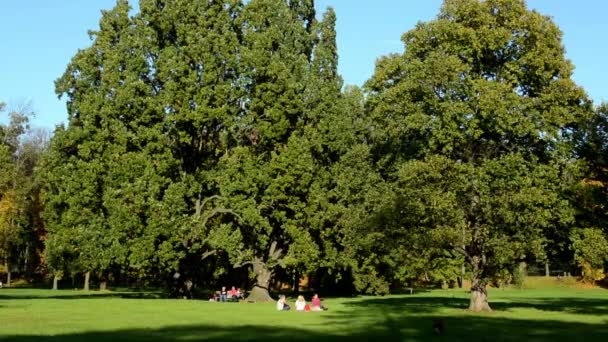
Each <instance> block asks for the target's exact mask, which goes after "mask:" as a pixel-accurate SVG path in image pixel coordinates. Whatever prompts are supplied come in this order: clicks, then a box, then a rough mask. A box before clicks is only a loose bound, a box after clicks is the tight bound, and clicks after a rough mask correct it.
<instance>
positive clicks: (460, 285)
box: [458, 262, 467, 289]
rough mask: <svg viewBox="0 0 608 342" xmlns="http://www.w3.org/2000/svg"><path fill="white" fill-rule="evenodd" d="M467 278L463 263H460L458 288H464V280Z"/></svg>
mask: <svg viewBox="0 0 608 342" xmlns="http://www.w3.org/2000/svg"><path fill="white" fill-rule="evenodd" d="M466 276H467V269H466V267H465V264H464V262H463V263H462V267H461V269H460V279H458V287H459V288H461V289H462V288H464V278H465V277H466Z"/></svg>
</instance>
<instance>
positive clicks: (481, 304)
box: [469, 285, 492, 312]
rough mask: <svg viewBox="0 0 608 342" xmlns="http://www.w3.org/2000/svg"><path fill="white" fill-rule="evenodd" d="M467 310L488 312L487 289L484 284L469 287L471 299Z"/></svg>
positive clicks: (489, 309)
mask: <svg viewBox="0 0 608 342" xmlns="http://www.w3.org/2000/svg"><path fill="white" fill-rule="evenodd" d="M469 310H471V311H475V312H481V311H485V312H490V311H492V309H491V308H490V304H488V291H487V290H486V287H485V285H483V286H477V287H475V286H473V287H471V301H470V303H469Z"/></svg>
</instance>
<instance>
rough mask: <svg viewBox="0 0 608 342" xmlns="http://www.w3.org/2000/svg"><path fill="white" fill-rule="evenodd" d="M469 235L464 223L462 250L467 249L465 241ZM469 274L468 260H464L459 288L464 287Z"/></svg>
mask: <svg viewBox="0 0 608 342" xmlns="http://www.w3.org/2000/svg"><path fill="white" fill-rule="evenodd" d="M466 238H467V235H466V230H465V226H464V225H462V250H463V251H465V250H466V249H467V246H466V245H465V241H466ZM466 276H467V268H466V260H465V261H463V262H462V266H461V268H460V281H459V283H458V285H459V286H458V287H459V288H461V289H462V288H464V279H465V277H466Z"/></svg>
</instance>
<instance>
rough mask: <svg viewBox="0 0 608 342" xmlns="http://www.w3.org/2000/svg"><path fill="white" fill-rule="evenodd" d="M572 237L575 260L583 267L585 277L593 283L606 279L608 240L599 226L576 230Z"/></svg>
mask: <svg viewBox="0 0 608 342" xmlns="http://www.w3.org/2000/svg"><path fill="white" fill-rule="evenodd" d="M570 239H571V240H572V249H573V250H574V261H575V262H576V264H577V265H578V266H579V267H580V268H581V271H582V276H583V279H584V280H585V281H587V282H590V283H593V282H595V281H598V280H602V279H604V277H605V275H604V265H605V264H606V261H608V240H606V234H604V232H603V231H602V230H601V229H598V228H584V229H578V230H575V231H574V232H573V233H572V234H571V236H570Z"/></svg>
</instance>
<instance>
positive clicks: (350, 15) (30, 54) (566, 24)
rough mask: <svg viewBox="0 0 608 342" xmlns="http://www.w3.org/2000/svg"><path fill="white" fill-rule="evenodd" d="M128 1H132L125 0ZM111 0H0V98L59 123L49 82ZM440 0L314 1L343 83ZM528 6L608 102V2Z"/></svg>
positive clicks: (60, 107)
mask: <svg viewBox="0 0 608 342" xmlns="http://www.w3.org/2000/svg"><path fill="white" fill-rule="evenodd" d="M131 1H133V0H131ZM114 3H115V0H56V1H49V0H19V1H16V0H0V49H1V50H0V101H4V102H7V103H9V104H11V103H12V104H17V103H22V102H25V101H31V103H32V106H33V109H34V110H35V111H36V112H37V117H36V118H35V119H34V121H33V123H34V125H37V126H45V127H49V128H52V127H53V126H54V125H55V124H58V123H60V122H63V121H65V118H66V117H67V114H66V110H65V104H64V103H63V102H62V101H59V100H58V99H57V97H56V95H55V92H54V84H53V82H54V80H55V79H56V78H57V77H59V76H60V75H61V74H62V72H63V71H64V69H65V67H66V65H67V63H68V62H69V60H70V59H71V57H72V56H73V55H74V54H75V53H76V51H77V50H78V49H79V48H84V47H86V46H88V45H89V44H90V41H89V39H88V35H87V30H89V29H97V27H98V21H99V17H100V10H101V9H109V8H111V7H112V6H113V5H114ZM441 3H442V1H441V0H374V1H369V0H317V1H316V4H317V9H318V10H319V11H322V10H323V9H324V8H325V7H327V6H333V7H334V8H335V10H336V12H337V15H338V23H337V31H338V49H339V53H340V72H341V73H342V76H343V77H344V80H345V82H346V83H347V84H357V85H361V84H362V83H363V82H365V80H366V79H367V78H369V76H370V75H371V74H372V72H373V69H374V62H375V60H376V58H377V57H379V56H381V55H384V54H387V53H390V52H399V51H402V50H403V47H402V44H401V42H400V40H399V39H400V37H401V35H402V34H403V33H404V32H405V31H407V30H409V29H411V28H413V27H414V25H415V24H416V23H417V22H418V21H425V20H429V19H432V18H433V17H435V15H436V14H437V12H438V10H439V7H440V5H441ZM528 5H529V7H531V8H534V9H537V10H539V11H540V12H541V13H543V14H546V15H549V16H552V17H553V18H554V20H555V22H557V24H558V25H559V26H560V28H561V29H562V31H564V34H565V36H564V44H565V46H566V49H567V56H568V58H570V59H571V60H572V61H573V62H574V64H575V65H576V70H575V75H574V78H575V80H576V81H577V82H578V83H579V84H580V85H582V86H583V87H585V89H586V90H587V92H588V93H589V95H590V96H591V97H592V98H593V99H594V100H595V101H596V102H601V101H606V100H608V82H607V81H608V68H607V67H606V64H605V62H604V60H605V58H606V57H605V56H608V44H605V43H604V40H605V38H604V36H605V35H606V34H608V21H607V20H605V13H606V12H608V1H605V0H578V1H571V0H528Z"/></svg>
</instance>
